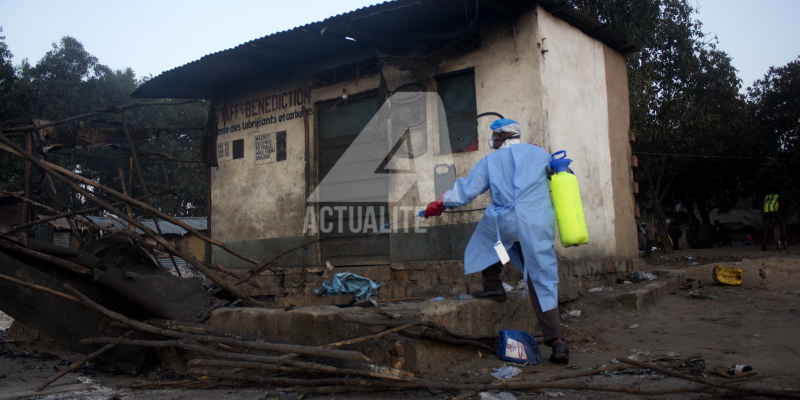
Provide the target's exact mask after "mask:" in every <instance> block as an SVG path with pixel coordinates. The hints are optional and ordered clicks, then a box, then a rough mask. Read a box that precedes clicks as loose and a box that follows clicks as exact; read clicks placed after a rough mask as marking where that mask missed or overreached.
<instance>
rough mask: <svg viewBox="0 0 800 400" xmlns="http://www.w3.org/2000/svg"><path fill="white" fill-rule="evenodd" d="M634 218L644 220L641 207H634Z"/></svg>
mask: <svg viewBox="0 0 800 400" xmlns="http://www.w3.org/2000/svg"><path fill="white" fill-rule="evenodd" d="M633 216H634V217H636V218H642V212H641V210H639V207H633Z"/></svg>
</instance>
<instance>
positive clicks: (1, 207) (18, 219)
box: [0, 196, 22, 227]
mask: <svg viewBox="0 0 800 400" xmlns="http://www.w3.org/2000/svg"><path fill="white" fill-rule="evenodd" d="M20 223H22V201H20V200H17V199H16V198H14V197H11V196H0V227H3V226H5V227H8V226H14V225H19V224H20Z"/></svg>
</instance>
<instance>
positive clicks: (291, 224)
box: [211, 81, 312, 241]
mask: <svg viewBox="0 0 800 400" xmlns="http://www.w3.org/2000/svg"><path fill="white" fill-rule="evenodd" d="M309 84H310V82H307V81H306V82H303V81H296V82H290V83H287V84H285V85H282V86H275V87H272V88H266V89H264V90H260V91H257V92H250V93H245V94H242V95H238V96H232V97H230V98H228V99H225V101H224V102H223V103H222V105H221V108H222V109H223V110H224V111H223V113H222V114H225V116H223V115H220V118H219V128H220V129H222V130H223V131H222V132H221V134H220V135H219V136H218V138H217V143H218V146H219V145H221V144H223V143H231V145H229V151H231V152H232V151H233V148H232V143H233V141H235V140H238V139H244V143H243V145H244V153H243V156H244V157H243V158H239V159H232V157H233V155H232V154H231V155H230V156H228V157H222V158H220V163H219V168H218V169H212V173H211V196H212V199H213V201H212V204H213V210H212V215H211V226H212V229H213V237H214V238H216V239H217V240H222V241H234V240H251V239H263V238H277V237H287V236H302V234H303V232H302V220H303V217H304V216H305V204H304V202H303V197H304V190H305V188H304V185H303V182H304V179H305V178H304V177H305V175H304V173H305V170H304V168H305V161H304V152H305V138H304V123H303V117H302V115H300V116H299V117H298V115H297V114H298V113H299V112H300V109H301V105H302V104H296V105H295V104H293V103H292V102H290V100H291V99H289V98H288V97H289V96H288V95H285V94H287V93H289V92H292V93H293V97H294V96H295V93H297V91H298V90H301V91H302V90H306V91H308V86H309ZM298 97H299V96H298ZM265 99H268V100H266V101H265ZM273 100H274V101H273ZM303 100H304V102H303V104H306V105H307V106H308V105H310V104H312V103H311V101H309V99H307V98H306V94H305V93H304V94H303ZM264 103H268V105H269V107H266V105H265V104H264ZM273 103H274V104H273ZM253 104H255V106H254V105H253ZM274 106H278V109H277V110H274ZM283 106H285V107H283ZM254 110H255V111H257V112H255V113H254ZM267 110H270V111H267ZM287 117H291V119H287ZM256 121H257V122H258V124H259V125H258V126H252V127H249V126H248V123H254V122H256ZM265 121H268V124H266V125H262V124H261V123H262V122H265ZM231 131H232V132H231ZM281 131H286V160H285V161H275V162H271V163H264V164H260V165H257V164H256V146H255V137H256V136H258V135H262V134H269V133H275V132H281ZM218 156H219V152H218ZM298 183H299V184H298ZM297 221H300V223H298V222H297Z"/></svg>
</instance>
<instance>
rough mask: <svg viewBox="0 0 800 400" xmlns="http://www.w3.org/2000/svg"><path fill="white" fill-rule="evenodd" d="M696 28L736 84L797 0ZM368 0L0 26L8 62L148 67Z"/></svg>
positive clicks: (125, 13)
mask: <svg viewBox="0 0 800 400" xmlns="http://www.w3.org/2000/svg"><path fill="white" fill-rule="evenodd" d="M692 1H693V3H694V4H695V5H696V7H697V8H698V9H699V12H700V13H699V15H698V18H699V19H700V20H701V21H702V22H703V24H704V31H706V32H709V33H712V34H716V35H717V37H718V38H719V47H720V48H721V49H722V50H724V51H726V52H728V54H729V55H730V56H731V57H733V65H734V67H736V68H737V69H738V70H739V77H740V78H741V79H742V81H743V85H744V86H745V87H746V86H749V85H751V84H752V82H753V81H754V80H755V79H759V78H762V77H763V76H764V74H765V73H766V72H767V70H768V69H769V67H770V66H780V65H784V64H786V63H788V62H789V61H791V60H793V59H795V58H797V57H798V56H800V23H797V18H798V16H800V0H758V1H752V0H748V1H745V0H692ZM376 3H377V2H376V1H374V0H337V1H323V0H294V1H280V2H278V1H263V0H261V1H236V0H233V1H228V2H222V1H205V0H195V1H191V2H189V1H177V0H160V1H154V0H138V1H132V2H110V1H88V0H83V1H77V0H73V1H63V0H59V1H46V0H24V1H23V0H0V26H2V27H3V33H2V35H4V36H5V37H6V44H7V45H8V47H9V50H10V51H11V53H12V54H13V55H14V59H13V61H14V64H19V62H20V61H22V59H23V58H26V57H27V58H28V60H29V61H30V62H31V64H35V63H36V62H37V61H38V60H39V59H41V58H42V56H44V54H45V53H46V52H47V51H48V50H50V49H51V45H52V43H53V42H56V41H58V40H60V38H61V37H62V36H65V35H69V36H72V37H74V38H76V39H78V40H79V41H80V42H82V43H83V45H84V47H85V48H86V50H87V51H88V52H89V53H91V54H92V55H94V56H95V57H97V58H98V59H99V61H100V62H101V63H102V64H106V65H108V66H109V67H111V68H112V69H123V68H125V67H131V68H133V70H134V71H135V72H136V75H137V76H140V77H141V76H146V75H149V74H153V75H154V76H155V75H158V74H160V73H161V72H163V71H166V70H169V69H172V68H175V67H179V66H181V65H184V64H186V63H188V62H191V61H194V60H197V59H199V58H200V57H202V56H204V55H206V54H209V53H214V52H217V51H220V50H225V49H229V48H232V47H235V46H237V45H239V44H241V43H244V42H247V41H250V40H253V39H256V38H259V37H262V36H265V35H268V34H271V33H274V32H279V31H283V30H286V29H291V28H294V27H297V26H300V25H304V24H307V23H310V22H315V21H320V20H322V19H325V18H327V17H330V16H333V15H336V14H341V13H345V12H348V11H352V10H355V9H357V8H360V7H364V6H368V5H372V4H376Z"/></svg>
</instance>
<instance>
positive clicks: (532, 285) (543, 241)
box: [425, 119, 569, 364]
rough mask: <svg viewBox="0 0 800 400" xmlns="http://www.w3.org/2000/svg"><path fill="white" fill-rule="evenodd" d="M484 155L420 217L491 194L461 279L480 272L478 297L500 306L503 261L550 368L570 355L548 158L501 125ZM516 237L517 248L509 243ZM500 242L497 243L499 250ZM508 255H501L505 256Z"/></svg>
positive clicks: (514, 127)
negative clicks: (522, 282)
mask: <svg viewBox="0 0 800 400" xmlns="http://www.w3.org/2000/svg"><path fill="white" fill-rule="evenodd" d="M490 127H491V129H492V138H491V139H489V145H490V146H491V148H492V149H495V150H496V151H494V152H492V153H490V154H487V155H486V156H485V157H483V158H482V159H481V160H480V161H478V163H477V164H475V166H474V167H473V168H472V170H471V171H470V173H469V176H467V177H466V178H459V179H458V180H457V181H456V183H455V186H454V187H453V189H452V190H448V191H447V192H445V193H444V194H443V195H442V196H441V197H440V198H439V199H438V200H436V201H434V202H433V203H430V204H429V205H428V207H427V208H426V210H425V217H426V218H427V217H430V216H437V215H442V213H443V212H444V210H445V209H446V208H456V207H462V206H464V205H467V204H469V203H470V202H472V200H473V199H475V197H477V196H478V195H480V194H482V193H484V192H486V190H491V194H492V203H491V204H490V205H489V207H487V208H486V212H485V213H484V215H483V219H481V221H480V222H479V223H478V227H477V228H476V229H475V233H474V234H473V235H472V238H471V239H470V241H469V244H468V245H467V250H466V252H465V254H464V271H465V273H467V274H471V273H475V272H478V271H481V275H482V280H483V288H484V290H481V291H477V292H474V293H473V294H472V295H473V297H476V298H483V299H492V300H497V301H504V300H506V292H505V289H503V286H502V283H503V282H502V281H501V280H500V274H501V273H502V272H503V264H504V262H502V261H501V260H502V259H503V258H505V259H506V262H507V261H508V259H510V260H511V261H512V262H513V263H514V265H515V266H516V267H517V269H519V270H520V271H521V272H522V273H523V276H525V279H526V282H527V287H526V295H527V291H528V290H530V291H531V293H530V296H529V297H530V299H531V303H532V304H533V309H534V310H535V312H536V318H537V319H538V321H539V326H540V327H541V329H542V333H543V336H544V342H545V345H547V346H550V347H552V348H553V354H552V356H551V357H550V361H551V362H556V363H563V364H566V363H569V349H568V348H567V345H566V343H565V339H564V330H563V328H562V327H561V324H560V323H559V316H558V288H557V285H558V262H557V259H556V254H555V251H554V249H553V239H554V237H555V226H554V221H555V214H554V211H553V202H552V200H551V199H550V186H549V184H548V182H547V174H548V173H549V172H550V155H549V154H547V152H546V151H544V150H543V149H542V148H541V147H539V146H536V145H533V144H528V143H521V142H520V139H519V138H520V134H521V133H522V128H521V126H520V124H519V123H518V122H516V121H513V120H510V119H499V120H497V121H494V122H493V123H492V125H491V126H490ZM517 238H519V242H517V243H515V241H516V240H517ZM498 243H499V245H498ZM506 254H507V255H506Z"/></svg>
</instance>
